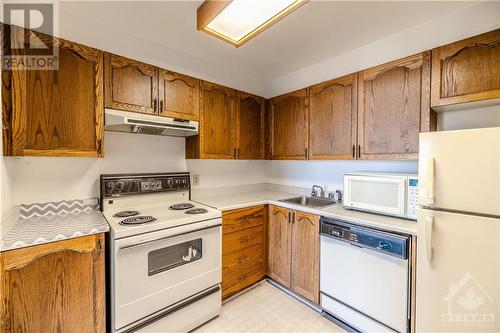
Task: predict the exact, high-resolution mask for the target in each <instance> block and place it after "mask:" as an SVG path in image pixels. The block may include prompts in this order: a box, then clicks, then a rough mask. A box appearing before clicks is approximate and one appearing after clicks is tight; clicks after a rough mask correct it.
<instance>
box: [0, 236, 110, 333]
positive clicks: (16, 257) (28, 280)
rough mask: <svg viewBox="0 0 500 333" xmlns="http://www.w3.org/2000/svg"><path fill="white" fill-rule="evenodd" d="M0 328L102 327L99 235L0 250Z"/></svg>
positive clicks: (99, 330) (7, 331)
mask: <svg viewBox="0 0 500 333" xmlns="http://www.w3.org/2000/svg"><path fill="white" fill-rule="evenodd" d="M0 263H1V270H2V271H1V274H0V277H1V283H0V295H1V303H0V313H1V327H2V330H1V331H2V332H3V333H14V332H94V333H104V332H105V331H106V320H105V313H106V307H105V295H106V293H105V279H104V267H105V265H104V235H103V234H99V235H92V236H85V237H80V238H74V239H69V240H63V241H58V242H54V243H49V244H42V245H36V246H32V247H27V248H22V249H17V250H10V251H4V252H2V253H0Z"/></svg>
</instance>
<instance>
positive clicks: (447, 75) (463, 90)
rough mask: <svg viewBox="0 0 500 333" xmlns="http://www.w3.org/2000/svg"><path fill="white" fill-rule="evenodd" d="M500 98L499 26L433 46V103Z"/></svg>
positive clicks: (443, 103)
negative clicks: (436, 46) (439, 45)
mask: <svg viewBox="0 0 500 333" xmlns="http://www.w3.org/2000/svg"><path fill="white" fill-rule="evenodd" d="M498 98H500V29H497V30H494V31H491V32H488V33H485V34H482V35H479V36H475V37H472V38H468V39H464V40H461V41H459V42H455V43H451V44H448V45H445V46H441V47H438V48H435V49H433V50H432V103H431V105H432V107H436V108H438V107H442V106H446V105H451V104H457V103H467V102H477V101H482V100H491V99H498Z"/></svg>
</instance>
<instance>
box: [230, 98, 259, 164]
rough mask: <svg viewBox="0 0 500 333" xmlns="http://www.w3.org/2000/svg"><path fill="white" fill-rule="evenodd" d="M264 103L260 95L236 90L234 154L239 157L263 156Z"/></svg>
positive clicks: (255, 157)
mask: <svg viewBox="0 0 500 333" xmlns="http://www.w3.org/2000/svg"><path fill="white" fill-rule="evenodd" d="M265 103H266V100H265V99H264V98H262V97H258V96H254V95H251V94H247V93H244V92H238V101H237V108H238V111H237V117H236V120H237V126H236V128H237V129H238V131H237V133H236V134H237V135H236V137H237V138H236V142H237V147H236V149H237V151H236V155H237V157H238V158H239V159H243V160H250V159H263V158H264V117H265V114H264V113H265Z"/></svg>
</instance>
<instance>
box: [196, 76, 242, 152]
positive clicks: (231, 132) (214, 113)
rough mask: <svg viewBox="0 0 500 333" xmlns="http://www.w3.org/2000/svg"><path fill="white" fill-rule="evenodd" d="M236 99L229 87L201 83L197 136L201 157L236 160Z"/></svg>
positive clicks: (234, 93)
mask: <svg viewBox="0 0 500 333" xmlns="http://www.w3.org/2000/svg"><path fill="white" fill-rule="evenodd" d="M235 99H236V92H235V91H234V90H233V89H231V88H226V87H223V86H220V85H217V84H213V83H210V82H203V83H202V98H201V119H200V120H201V121H200V134H199V135H200V151H201V152H200V155H201V157H202V158H222V159H232V158H235V156H236V148H235V147H234V146H235V144H234V141H235V126H234V123H235V121H234V118H235V115H234V113H235Z"/></svg>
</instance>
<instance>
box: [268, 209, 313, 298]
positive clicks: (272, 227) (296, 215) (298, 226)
mask: <svg viewBox="0 0 500 333" xmlns="http://www.w3.org/2000/svg"><path fill="white" fill-rule="evenodd" d="M269 212H270V213H269V226H268V275H269V277H271V278H272V279H273V280H275V281H277V282H278V283H280V284H282V285H283V286H285V287H287V288H289V289H291V290H293V291H294V292H296V293H297V294H298V295H300V296H302V297H305V298H307V299H308V300H310V301H311V302H314V303H316V304H317V303H319V219H320V217H319V216H318V215H314V214H309V213H304V212H300V211H295V210H290V209H287V208H282V207H277V206H271V207H270V209H269Z"/></svg>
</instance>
